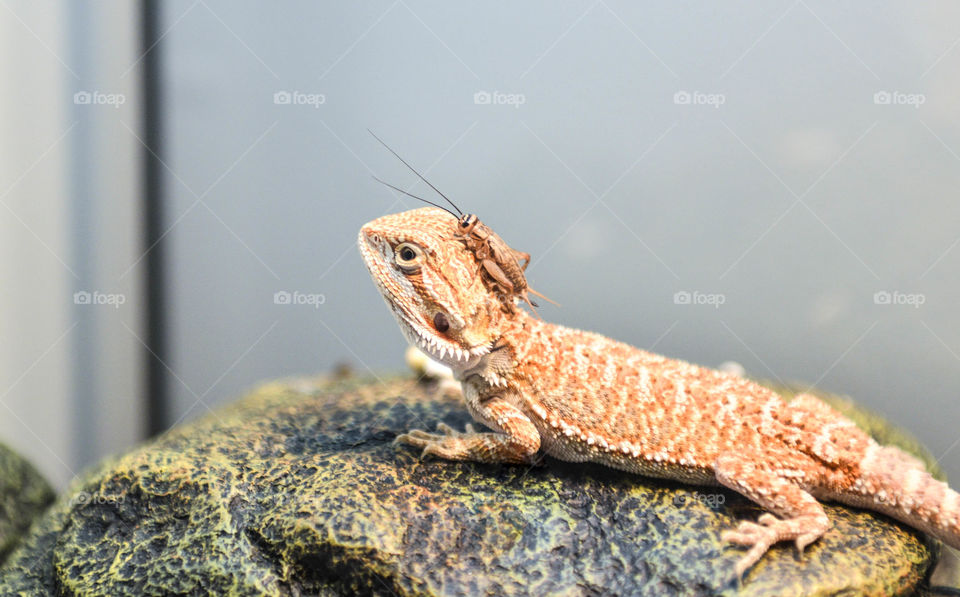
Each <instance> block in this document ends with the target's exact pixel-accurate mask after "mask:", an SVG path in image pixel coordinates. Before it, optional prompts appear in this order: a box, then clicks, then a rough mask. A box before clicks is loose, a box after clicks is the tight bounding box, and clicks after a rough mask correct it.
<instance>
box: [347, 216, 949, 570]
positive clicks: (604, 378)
mask: <svg viewBox="0 0 960 597" xmlns="http://www.w3.org/2000/svg"><path fill="white" fill-rule="evenodd" d="M449 221H450V220H449V214H447V213H446V212H444V211H442V210H440V209H436V208H423V209H417V210H412V211H408V212H404V213H400V214H395V215H389V216H384V217H381V218H379V219H377V220H374V221H372V222H369V223H368V224H366V225H365V226H363V228H362V229H361V231H360V236H359V240H358V242H359V247H360V251H361V254H362V255H363V258H364V262H365V264H366V266H367V268H368V269H369V271H370V274H371V276H372V277H373V280H374V282H375V283H376V285H377V287H378V289H379V290H380V292H381V294H382V295H383V298H384V300H385V301H386V303H387V305H388V306H389V307H390V309H391V311H392V312H393V314H394V315H395V316H396V319H397V321H398V323H399V325H400V328H401V330H402V331H403V333H404V335H405V336H406V337H407V339H408V340H409V341H410V343H411V344H414V345H416V346H418V347H420V348H421V349H422V350H423V351H424V352H426V353H427V354H428V355H429V356H431V357H432V358H434V359H435V360H437V361H439V362H442V363H443V364H445V365H447V366H448V367H450V368H451V369H452V370H453V372H454V375H455V377H456V378H457V379H458V380H459V381H460V382H461V385H462V389H463V395H464V398H465V400H466V403H467V408H468V410H469V411H470V413H471V415H472V416H473V418H474V419H475V420H477V421H479V422H481V423H483V424H484V425H486V426H488V427H489V428H491V429H493V430H494V432H493V433H489V432H488V433H477V432H474V431H472V430H467V432H466V433H456V432H453V430H450V429H447V428H444V429H440V432H439V433H429V432H425V431H420V430H413V431H411V432H410V433H408V434H406V435H403V436H401V437H399V438H398V440H400V441H402V442H405V443H408V444H411V445H414V446H418V447H420V448H423V449H424V453H425V454H434V455H437V456H440V457H443V458H447V459H452V460H474V461H478V462H514V463H519V462H531V461H533V460H534V459H535V458H536V456H537V452H538V451H540V450H542V451H544V452H546V453H548V454H550V455H552V456H554V457H556V458H559V459H561V460H567V461H572V462H596V463H600V464H604V465H607V466H611V467H615V468H619V469H623V470H627V471H631V472H636V473H640V474H643V475H648V476H656V477H663V478H668V479H675V480H679V481H684V482H688V483H693V484H715V485H716V484H719V485H723V486H725V487H728V488H730V489H732V490H734V491H737V492H738V493H740V494H742V495H744V496H745V497H747V498H749V499H750V500H752V501H754V502H755V503H757V504H759V505H760V506H762V507H763V508H764V509H765V510H767V512H768V513H767V514H764V515H763V516H761V517H760V518H759V519H758V520H757V522H751V521H744V522H742V523H741V524H740V525H739V527H738V528H737V529H735V530H730V531H728V532H726V533H725V535H724V538H725V539H726V540H728V541H730V542H731V543H735V544H739V545H745V546H747V548H748V550H747V551H746V552H745V554H744V555H743V557H742V559H741V560H740V561H739V563H738V564H737V566H736V570H735V571H734V572H735V573H736V574H737V575H738V576H739V575H742V574H743V573H744V572H745V571H746V570H747V569H748V568H749V567H750V566H752V565H753V564H754V563H756V561H757V560H759V559H760V558H761V557H762V556H763V554H764V553H765V552H766V551H767V549H769V547H771V546H772V545H774V544H775V543H778V542H780V541H791V542H793V543H794V544H795V545H796V546H797V548H799V549H801V550H802V549H803V548H804V547H806V546H807V545H809V544H810V543H812V542H814V541H816V539H817V538H819V537H820V536H821V535H822V534H823V533H825V532H827V530H828V529H829V528H830V521H829V519H828V518H827V516H826V514H825V513H824V510H823V508H822V506H821V505H820V502H819V501H818V500H821V499H823V500H826V499H831V500H836V501H839V502H843V503H846V504H851V505H854V506H859V507H864V508H869V509H872V510H876V511H879V512H883V513H885V514H888V515H890V516H892V517H894V518H897V519H899V520H902V521H903V522H905V523H907V524H909V525H911V526H913V527H915V528H917V529H920V530H923V531H925V532H928V533H930V534H932V535H934V536H936V537H938V538H940V539H942V540H943V541H945V542H946V543H948V544H949V545H952V546H954V547H958V548H960V495H958V494H957V493H956V492H955V491H953V490H952V489H950V488H949V487H948V486H947V485H946V484H944V483H941V482H940V481H937V480H935V479H934V478H933V477H931V476H930V475H929V474H928V473H927V472H926V471H925V470H924V468H923V465H922V464H921V463H920V462H919V461H917V460H916V459H914V458H912V457H910V456H908V455H907V454H905V453H904V452H902V451H900V450H898V449H896V448H892V447H886V446H880V445H878V444H877V443H876V442H874V441H873V440H872V439H871V438H870V437H869V436H868V435H867V434H866V433H864V432H863V431H862V430H860V429H859V428H858V427H856V426H855V425H854V424H853V423H852V422H850V421H849V420H847V419H846V418H844V417H843V416H842V415H841V414H840V413H838V412H837V411H835V410H834V409H832V408H831V407H829V406H827V405H826V404H824V403H822V402H820V401H819V400H817V399H816V398H814V397H813V396H809V395H800V396H798V397H797V398H795V399H794V400H793V401H792V402H790V403H786V402H784V400H783V399H782V398H781V397H780V396H779V395H778V394H776V393H774V392H772V391H771V390H769V389H767V388H764V387H762V386H760V385H758V384H756V383H754V382H751V381H749V380H747V379H743V378H741V377H738V376H735V375H732V374H729V373H723V372H720V371H715V370H712V369H707V368H704V367H699V366H697V365H693V364H690V363H687V362H684V361H680V360H675V359H668V358H666V357H663V356H659V355H655V354H652V353H649V352H646V351H643V350H640V349H638V348H634V347H632V346H629V345H627V344H624V343H622V342H617V341H615V340H611V339H609V338H606V337H604V336H601V335H599V334H594V333H590V332H584V331H580V330H574V329H570V328H566V327H563V326H559V325H555V324H551V323H547V322H544V321H541V320H540V319H537V318H534V317H532V316H531V315H529V314H527V313H526V312H525V311H523V310H521V309H503V304H502V302H501V301H502V297H497V296H496V295H494V294H493V293H492V292H491V290H490V289H489V288H488V286H487V285H486V284H484V283H483V281H481V280H480V279H479V278H478V277H477V276H476V275H475V272H476V268H477V261H476V256H475V255H474V254H473V253H472V252H471V251H469V250H468V249H467V248H466V247H464V245H463V243H462V242H458V241H457V240H456V239H455V238H454V232H453V230H452V229H451V227H450V226H449ZM404 243H412V244H414V245H416V246H417V247H419V248H420V249H422V251H421V252H420V254H419V257H418V258H417V261H416V263H412V264H407V267H400V265H399V264H398V258H397V257H396V256H395V251H396V249H397V248H398V247H399V246H401V245H403V244H404ZM512 300H514V301H516V300H518V299H517V297H512ZM437 313H443V314H444V316H445V317H444V318H443V321H444V322H445V323H448V324H449V325H447V326H444V330H445V331H443V332H441V331H439V330H437V329H436V327H435V326H434V324H433V323H432V322H433V321H434V320H435V316H436V315H437Z"/></svg>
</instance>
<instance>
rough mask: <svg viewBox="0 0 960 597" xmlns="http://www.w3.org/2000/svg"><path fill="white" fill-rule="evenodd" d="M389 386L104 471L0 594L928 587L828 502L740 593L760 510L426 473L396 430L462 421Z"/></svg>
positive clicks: (676, 491)
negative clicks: (737, 527)
mask: <svg viewBox="0 0 960 597" xmlns="http://www.w3.org/2000/svg"><path fill="white" fill-rule="evenodd" d="M382 377H383V381H376V380H372V379H356V378H348V379H343V380H330V379H292V380H283V381H278V382H274V383H270V384H267V385H264V386H262V387H260V388H258V389H257V390H256V391H254V392H252V393H251V394H250V395H249V396H247V397H246V398H244V399H243V400H240V401H238V402H237V403H235V404H232V405H230V406H228V407H226V408H221V409H218V410H217V411H216V412H215V413H214V414H210V415H208V416H206V417H204V418H202V419H200V420H197V421H194V422H192V423H190V424H187V425H184V426H181V427H178V428H176V429H174V430H173V431H171V432H168V433H166V434H164V435H163V436H161V437H159V438H157V439H156V440H155V441H153V442H150V443H149V444H146V445H143V446H140V447H138V448H136V449H134V450H132V451H130V452H129V453H127V454H124V455H122V456H120V457H117V458H112V459H110V460H108V461H106V462H103V463H101V464H99V465H97V466H96V467H94V468H93V469H91V470H90V471H88V472H87V473H85V474H84V475H83V476H82V477H81V478H79V479H78V480H77V481H76V482H75V483H74V484H72V485H71V487H70V488H69V489H68V490H67V491H65V492H64V493H63V494H62V495H61V496H60V498H59V499H58V500H57V502H56V503H55V504H54V505H53V506H52V507H51V508H50V509H49V510H48V511H47V512H46V513H45V514H44V515H43V516H41V517H40V518H39V519H38V520H37V522H36V523H35V524H34V525H33V526H32V527H31V529H30V531H29V532H28V533H27V535H26V536H25V537H24V539H23V541H22V542H21V544H20V546H19V547H18V548H17V549H16V550H15V551H14V552H13V553H12V554H11V555H10V557H9V559H8V560H7V561H6V562H5V564H4V565H3V566H2V567H0V595H24V596H28V595H29V596H33V595H64V596H66V595H69V596H72V597H80V596H84V597H86V596H98V597H99V596H103V595H109V596H110V597H128V596H129V597H143V596H151V595H158V596H159V595H163V596H167V595H217V596H219V595H231V596H258V597H259V596H271V597H273V596H277V597H293V596H304V597H305V596H309V595H323V596H333V595H344V596H348V595H349V596H351V597H353V596H356V595H382V596H384V597H389V596H391V595H392V596H393V597H412V596H435V595H505V596H509V595H571V596H581V595H604V596H607V595H624V596H626V595H631V596H634V595H636V596H641V595H652V596H657V597H660V596H662V595H733V594H740V595H878V596H885V595H907V594H913V593H914V592H915V591H917V590H918V589H921V588H922V586H923V577H924V574H925V572H926V570H927V569H928V567H929V566H930V565H931V562H932V561H933V560H934V558H935V556H936V549H935V548H936V546H935V545H934V544H932V543H928V542H927V541H926V539H925V537H924V535H923V534H921V533H919V532H916V531H914V530H913V529H911V528H910V527H908V526H906V525H903V524H900V523H898V522H896V521H893V520H891V519H889V518H887V517H885V516H883V515H878V514H873V513H871V512H869V511H866V510H858V509H853V508H845V507H842V506H834V505H829V504H828V505H826V506H825V507H826V509H827V513H828V515H829V517H830V519H831V521H832V522H833V528H832V529H831V531H830V532H828V533H827V534H826V535H824V537H823V538H822V539H820V540H819V541H817V542H816V543H815V544H814V545H811V546H810V547H809V548H808V550H807V553H806V554H805V555H804V560H803V566H798V565H797V558H796V556H795V554H794V553H793V550H792V549H790V548H787V547H784V548H774V549H772V550H771V551H770V553H769V554H767V556H766V557H764V558H763V560H762V561H761V562H760V563H759V564H758V565H757V566H756V567H755V568H754V569H753V570H752V571H751V575H750V581H749V582H748V583H745V584H744V585H743V587H742V588H740V589H739V590H738V589H737V587H735V586H731V585H730V584H729V583H727V582H726V576H727V573H728V571H729V569H730V567H731V566H733V565H734V563H735V562H736V561H737V559H738V558H739V557H740V552H739V551H738V550H737V549H736V548H732V547H729V546H725V545H724V544H723V543H722V542H721V541H720V540H719V534H720V533H719V531H720V529H723V528H725V527H728V526H730V525H731V524H734V523H735V522H736V521H737V520H738V519H740V518H743V517H744V516H750V515H752V514H754V513H756V511H757V509H756V507H755V506H753V505H752V504H751V503H750V502H749V501H747V500H745V499H743V498H741V497H740V496H738V495H737V494H736V493H734V492H731V491H728V490H725V489H723V488H719V487H717V488H713V489H711V490H704V488H702V487H691V486H688V485H683V484H680V483H675V482H671V481H662V480H657V479H651V478H648V477H642V476H639V475H631V474H624V473H622V472H620V471H616V470H613V469H610V468H606V467H599V466H596V467H584V466H582V465H577V464H566V463H564V462H560V461H550V463H549V466H541V467H534V468H527V467H517V466H499V465H483V464H472V463H462V464H460V465H459V466H451V465H450V463H449V462H444V461H436V460H434V461H420V460H419V458H418V455H417V454H415V453H413V452H412V451H410V450H398V449H397V448H396V446H394V445H393V440H394V438H395V437H396V436H397V434H399V433H401V432H403V431H404V430H406V429H409V428H410V427H411V426H416V425H421V426H422V425H424V424H425V423H426V422H427V421H443V422H444V423H446V424H448V425H451V426H455V427H458V428H462V427H463V425H464V424H465V423H467V422H468V421H470V415H469V414H468V413H467V412H466V410H465V409H464V406H463V400H462V399H461V398H459V397H448V396H446V395H444V393H443V392H442V391H441V389H440V388H439V387H437V386H436V385H431V384H423V383H417V382H416V381H415V380H414V379H411V378H409V377H404V378H395V377H387V376H382ZM837 407H838V408H840V409H841V410H843V412H845V413H849V414H851V415H852V416H857V422H858V423H859V424H862V425H864V426H865V427H866V428H869V429H870V430H871V433H874V434H875V435H876V436H877V437H881V438H883V439H884V441H887V442H895V443H898V444H899V445H903V446H905V447H910V448H911V449H919V448H918V447H917V445H916V444H912V445H911V444H910V443H909V442H907V441H906V440H905V439H904V436H903V435H901V434H899V433H898V432H897V430H896V429H893V428H891V427H890V426H889V425H886V424H885V423H883V422H882V421H880V420H871V419H867V418H862V417H860V416H859V414H858V413H857V412H854V411H852V410H848V409H852V405H849V404H844V403H837ZM917 454H922V452H917ZM925 457H927V458H929V456H928V455H927V456H925ZM930 461H931V462H932V459H930Z"/></svg>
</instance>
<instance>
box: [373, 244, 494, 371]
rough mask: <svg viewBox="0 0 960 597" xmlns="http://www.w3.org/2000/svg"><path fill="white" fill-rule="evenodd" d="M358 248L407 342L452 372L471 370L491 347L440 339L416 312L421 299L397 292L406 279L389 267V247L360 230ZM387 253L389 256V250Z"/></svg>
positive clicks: (409, 289)
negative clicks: (462, 345) (460, 343)
mask: <svg viewBox="0 0 960 597" xmlns="http://www.w3.org/2000/svg"><path fill="white" fill-rule="evenodd" d="M357 245H358V246H359V248H360V255H361V256H362V257H363V262H364V265H366V266H367V271H369V272H370V277H371V278H373V282H374V284H375V285H376V286H377V290H379V291H380V295H381V296H382V297H383V300H384V302H385V303H387V306H388V307H390V312H391V313H393V316H394V318H396V320H397V323H398V324H399V326H400V331H401V332H403V335H404V337H405V338H406V339H407V342H409V343H410V344H412V345H414V346H416V347H417V348H419V349H420V350H422V351H423V352H425V353H426V354H427V355H428V356H429V357H430V358H432V359H434V360H435V361H438V362H440V363H443V364H444V365H447V366H448V367H451V368H454V369H466V368H469V367H472V366H473V365H474V364H476V362H477V360H478V359H479V358H480V357H482V356H483V355H485V354H487V353H489V352H490V347H489V346H487V345H485V344H484V345H481V346H476V347H473V348H462V347H461V346H460V345H459V344H457V343H455V342H452V341H450V340H447V339H446V338H443V337H442V336H440V335H439V334H438V332H436V331H435V330H434V329H433V328H432V327H430V326H429V325H428V324H427V323H426V322H424V321H423V319H422V317H421V315H420V313H419V310H418V309H417V304H419V303H421V299H420V297H419V296H418V295H417V294H416V292H415V291H414V290H413V288H412V287H410V288H406V292H404V293H403V296H400V295H399V292H400V291H401V290H403V289H404V288H405V286H404V283H405V279H404V278H403V277H402V275H400V276H398V272H397V270H396V268H394V267H393V266H392V265H391V263H390V261H389V260H390V259H391V256H390V254H388V248H389V247H387V246H386V245H387V244H386V243H384V242H382V241H381V242H378V241H377V240H375V239H373V238H371V237H370V233H368V232H367V231H366V229H361V230H360V238H359V239H358V240H357ZM389 252H390V253H392V249H391V250H390V251H389ZM388 280H391V281H392V282H391V283H389V284H388V283H387V282H386V281H388Z"/></svg>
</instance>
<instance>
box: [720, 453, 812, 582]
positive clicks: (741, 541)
mask: <svg viewBox="0 0 960 597" xmlns="http://www.w3.org/2000/svg"><path fill="white" fill-rule="evenodd" d="M784 466H785V463H784V462H783V461H782V460H775V459H767V460H765V461H761V462H757V461H755V460H752V459H750V458H746V457H743V456H740V455H727V456H721V457H720V458H718V459H717V462H716V467H715V474H716V477H717V481H718V482H719V483H720V484H722V485H723V486H725V487H727V488H729V489H732V490H734V491H736V492H737V493H739V494H741V495H743V496H744V497H747V498H749V499H750V500H751V501H753V502H755V503H757V504H759V505H760V506H762V507H763V508H764V509H766V510H768V511H769V512H767V513H764V514H762V515H761V516H760V517H759V518H758V519H757V522H751V521H743V522H741V523H740V525H739V526H738V527H737V529H736V530H730V531H725V532H724V533H723V535H722V539H723V540H724V541H728V542H730V543H736V544H738V545H746V546H749V547H750V549H749V550H748V551H747V552H746V553H745V554H744V555H743V556H742V557H741V558H740V560H739V561H738V562H737V565H736V567H735V573H736V577H737V578H742V577H743V574H744V572H746V571H747V570H748V569H749V568H750V567H751V566H753V565H754V564H755V563H757V561H758V560H759V559H760V558H761V557H763V555H764V554H765V553H766V552H767V550H768V549H770V547H772V546H773V545H774V544H776V543H779V542H780V541H793V542H794V544H795V545H796V546H797V549H798V550H800V551H801V552H802V551H803V548H804V547H806V546H807V545H809V544H810V543H812V542H813V541H815V540H817V539H818V538H819V537H820V536H822V535H823V534H824V533H825V532H826V531H827V529H829V528H830V519H828V518H827V515H826V513H825V512H824V511H823V506H821V505H820V502H818V501H817V499H816V498H815V497H813V496H812V495H810V494H809V493H808V492H807V491H805V490H804V489H803V488H802V487H800V486H799V485H798V484H797V483H796V482H795V481H792V480H790V479H788V478H786V477H784V476H782V475H781V474H778V472H777V470H782V469H783V467H784ZM787 466H789V465H787ZM771 513H772V514H771ZM774 514H776V516H774ZM778 517H779V518H778Z"/></svg>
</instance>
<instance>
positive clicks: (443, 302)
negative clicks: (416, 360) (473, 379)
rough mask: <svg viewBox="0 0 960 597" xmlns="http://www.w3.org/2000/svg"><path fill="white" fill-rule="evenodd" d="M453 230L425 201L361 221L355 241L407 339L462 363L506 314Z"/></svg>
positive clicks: (454, 364) (493, 335)
mask: <svg viewBox="0 0 960 597" xmlns="http://www.w3.org/2000/svg"><path fill="white" fill-rule="evenodd" d="M457 230H458V222H457V220H456V219H454V218H452V217H451V216H450V214H449V213H447V212H445V211H443V210H442V209H437V208H435V207H424V208H421V209H414V210H411V211H406V212H403V213H399V214H391V215H387V216H383V217H380V218H377V219H376V220H373V221H372V222H368V223H367V224H365V225H364V226H363V227H362V228H361V229H360V235H359V238H358V240H357V243H358V245H359V247H360V254H361V255H362V256H363V261H364V263H365V264H366V266H367V269H368V270H369V271H370V276H371V277H372V278H373V281H374V283H376V285H377V288H378V289H379V290H380V293H381V294H382V295H383V298H384V300H385V301H386V303H387V305H388V306H389V307H390V310H391V311H392V312H393V314H394V316H395V317H396V319H397V322H398V323H399V324H400V329H401V330H402V331H403V334H404V336H406V338H407V341H408V342H410V343H411V344H414V345H416V346H417V347H418V348H420V349H421V350H423V351H424V352H426V353H427V354H428V355H429V356H430V357H432V358H433V359H435V360H437V361H440V362H441V363H443V364H445V365H447V366H449V367H451V368H452V369H455V370H457V369H459V370H463V369H468V368H470V367H472V366H473V365H474V364H476V362H477V361H478V360H479V359H480V358H481V357H483V356H484V355H485V354H487V353H488V352H490V349H491V347H492V345H493V344H494V342H495V341H496V340H497V338H498V337H499V331H498V330H499V329H500V327H501V323H502V322H503V320H504V317H505V314H504V311H503V306H502V303H501V300H500V298H499V297H497V296H496V295H495V294H494V293H493V292H491V291H490V290H489V289H488V288H487V287H486V286H485V284H484V283H483V281H482V279H481V277H480V276H479V275H478V269H479V265H478V263H477V259H476V257H475V256H474V254H473V253H472V252H471V251H470V250H469V249H467V247H466V246H465V244H464V243H463V242H461V241H459V240H458V239H457V238H456V234H457Z"/></svg>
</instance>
